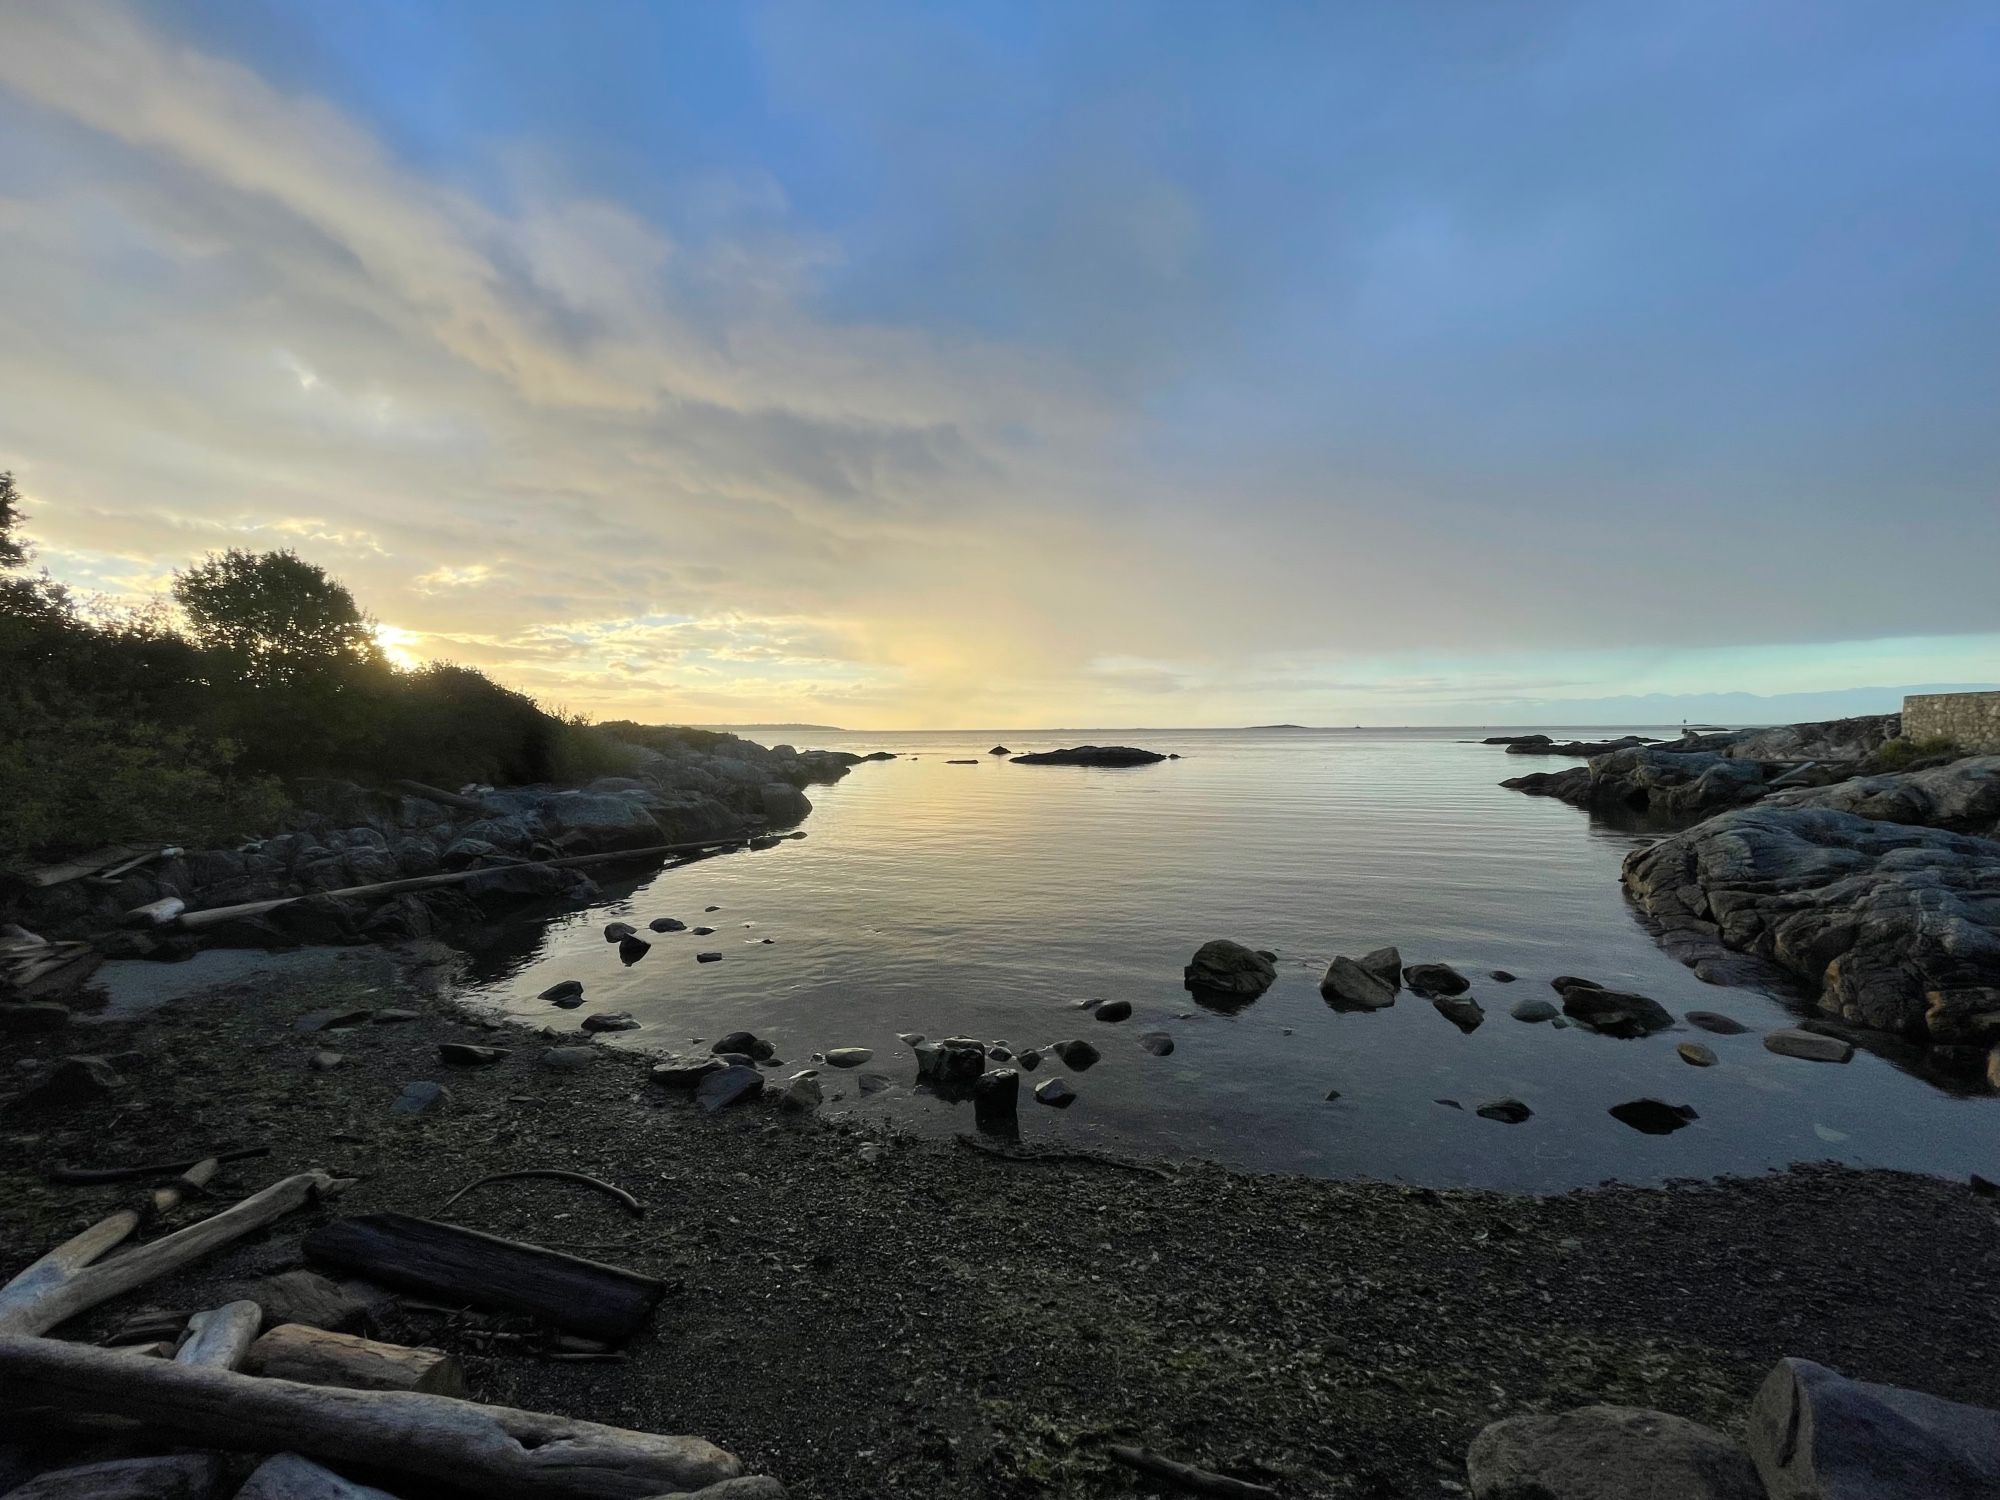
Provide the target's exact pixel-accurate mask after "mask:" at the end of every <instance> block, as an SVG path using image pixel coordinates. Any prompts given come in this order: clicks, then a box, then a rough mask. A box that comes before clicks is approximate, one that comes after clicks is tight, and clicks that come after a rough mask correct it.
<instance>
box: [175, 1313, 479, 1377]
mask: <svg viewBox="0 0 2000 1500" xmlns="http://www.w3.org/2000/svg"><path fill="white" fill-rule="evenodd" d="M252 1305H253V1306H254V1305H255V1304H252ZM249 1356H250V1357H249V1359H248V1361H247V1362H246V1363H244V1364H243V1365H242V1366H240V1368H242V1369H243V1370H245V1371H246V1372H248V1373H249V1374H252V1375H270V1376H273V1377H275V1378H277V1379H279V1380H296V1381H298V1382H299V1383H300V1384H301V1385H338V1386H345V1387H346V1388H347V1389H349V1390H355V1391H426V1392H429V1393H430V1394H432V1395H436V1396H463V1395H464V1394H465V1369H464V1367H463V1366H462V1365H460V1364H459V1362H458V1361H457V1360H456V1359H454V1358H452V1356H451V1355H449V1354H446V1353H445V1352H444V1351H443V1350H442V1349H419V1348H412V1347H410V1346H409V1345H407V1344H383V1343H378V1342H377V1341H376V1340H374V1339H364V1338H358V1337H356V1336H355V1335H354V1334H351V1333H329V1332H327V1331H326V1330H325V1329H324V1328H312V1327H309V1326H308V1325H306V1324H304V1323H280V1324H279V1325H278V1326H277V1327H276V1328H273V1329H272V1330H271V1331H270V1332H269V1333H267V1334H265V1335H264V1336H263V1337H262V1338H260V1339H258V1340H257V1341H256V1342H255V1343H254V1344H251V1345H250V1346H249ZM183 1362H184V1363H185V1361H183Z"/></svg>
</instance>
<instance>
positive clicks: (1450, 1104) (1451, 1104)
mask: <svg viewBox="0 0 2000 1500" xmlns="http://www.w3.org/2000/svg"><path fill="white" fill-rule="evenodd" d="M1431 1103H1433V1104H1442V1105H1443V1106H1444V1107H1445V1108H1446V1109H1464V1108H1465V1106H1464V1105H1463V1104H1460V1103H1459V1102H1458V1101H1457V1100H1456V1099H1433V1100H1431Z"/></svg>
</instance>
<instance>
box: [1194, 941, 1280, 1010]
mask: <svg viewBox="0 0 2000 1500" xmlns="http://www.w3.org/2000/svg"><path fill="white" fill-rule="evenodd" d="M1277 978H1278V966H1277V965H1276V964H1274V963H1273V962H1271V960H1270V959H1268V958H1266V957H1265V956H1264V955H1263V954H1262V953H1259V952H1257V951H1256V950H1254V949H1251V948H1246V947H1244V946H1243V945H1242V944H1241V943H1236V942H1231V941H1230V940H1229V939H1228V938H1215V939H1214V940H1212V941H1210V942H1206V943H1203V944H1202V945H1201V947H1200V948H1198V949H1196V950H1195V955H1194V957H1193V959H1191V960H1190V961H1189V963H1188V965H1187V967H1186V969H1185V970H1183V971H1182V976H1181V982H1182V984H1183V985H1184V986H1185V987H1186V988H1187V989H1190V990H1192V991H1194V992H1195V993H1196V994H1198V995H1216V996H1221V997H1223V998H1224V999H1234V1000H1241V1001H1250V1000H1255V999H1256V998H1257V997H1258V996H1259V995H1261V994H1263V993H1264V991H1266V990H1268V989H1269V988H1270V987H1271V986H1272V985H1273V984H1274V983H1275V982H1276V981H1277Z"/></svg>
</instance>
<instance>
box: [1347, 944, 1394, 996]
mask: <svg viewBox="0 0 2000 1500" xmlns="http://www.w3.org/2000/svg"><path fill="white" fill-rule="evenodd" d="M1355 962H1356V963H1358V964H1360V965H1361V967H1362V968H1364V969H1366V970H1367V971H1368V972H1369V973H1370V974H1373V975H1374V976H1375V977H1376V978H1377V979H1379V980H1381V981H1382V982H1383V983H1384V984H1386V985H1388V986H1389V988H1390V989H1391V990H1400V989H1401V988H1402V987H1403V952H1402V950H1401V949H1400V948H1398V947H1396V946H1395V945H1394V944H1393V943H1392V944H1390V945H1389V946H1388V947H1386V948H1376V949H1374V950H1373V951H1372V952H1368V953H1364V954H1362V955H1361V957H1360V958H1358V959H1356V960H1355Z"/></svg>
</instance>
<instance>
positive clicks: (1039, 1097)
mask: <svg viewBox="0 0 2000 1500" xmlns="http://www.w3.org/2000/svg"><path fill="white" fill-rule="evenodd" d="M1035 1102H1036V1103H1037V1104H1046V1105H1048V1106H1049V1108H1051V1109H1068V1108H1069V1107H1070V1106H1071V1105H1072V1104H1074V1103H1076V1090H1075V1089H1073V1088H1071V1087H1070V1086H1069V1085H1068V1084H1066V1083H1064V1082H1063V1081H1062V1080H1061V1079H1060V1078H1044V1079H1043V1080H1042V1081H1041V1082H1040V1083H1038V1084H1036V1085H1035Z"/></svg>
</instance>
